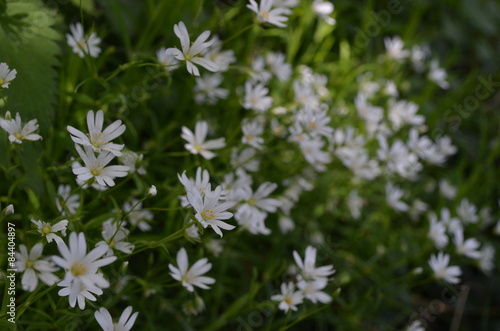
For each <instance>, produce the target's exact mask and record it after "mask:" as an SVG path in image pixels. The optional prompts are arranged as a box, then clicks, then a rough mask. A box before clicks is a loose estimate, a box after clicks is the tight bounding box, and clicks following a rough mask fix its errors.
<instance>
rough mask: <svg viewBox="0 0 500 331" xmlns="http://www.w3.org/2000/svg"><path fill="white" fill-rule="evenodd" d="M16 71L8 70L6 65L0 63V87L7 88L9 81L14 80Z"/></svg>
mask: <svg viewBox="0 0 500 331" xmlns="http://www.w3.org/2000/svg"><path fill="white" fill-rule="evenodd" d="M16 75H17V70H16V69H12V70H9V66H8V65H7V63H3V62H2V63H0V87H2V88H8V87H9V84H10V82H11V81H13V80H14V78H16Z"/></svg>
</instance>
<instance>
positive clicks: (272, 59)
mask: <svg viewBox="0 0 500 331" xmlns="http://www.w3.org/2000/svg"><path fill="white" fill-rule="evenodd" d="M266 62H267V65H268V66H269V68H270V69H271V72H272V73H273V74H274V75H275V76H276V78H278V79H279V80H280V81H281V82H287V81H288V80H289V79H290V76H291V74H292V66H291V65H290V64H289V63H285V54H283V53H280V52H278V53H269V54H267V56H266Z"/></svg>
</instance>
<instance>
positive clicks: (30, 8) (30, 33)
mask: <svg viewBox="0 0 500 331" xmlns="http://www.w3.org/2000/svg"><path fill="white" fill-rule="evenodd" d="M56 22H57V16H55V14H54V13H53V12H51V11H50V10H49V9H47V8H45V7H44V6H43V5H42V4H41V2H40V1H37V0H24V1H9V2H8V3H7V7H6V11H5V12H4V13H2V14H0V40H2V47H0V62H5V63H7V64H8V66H9V68H10V69H16V70H17V76H16V78H15V79H14V80H13V81H12V82H11V84H10V86H9V88H8V89H5V90H4V91H3V94H4V95H5V96H6V97H7V107H8V109H7V110H10V111H11V113H13V114H14V113H16V112H19V113H20V114H21V118H22V119H23V122H26V121H28V120H31V119H35V118H36V119H37V120H38V123H39V124H40V130H41V131H42V132H44V131H45V130H46V129H47V128H48V127H49V126H51V122H52V119H53V118H54V110H55V107H54V106H55V103H56V100H57V99H56V94H57V89H58V83H57V71H56V69H55V68H56V67H57V66H58V65H59V62H60V61H59V58H58V57H57V56H58V55H59V54H60V47H59V45H58V43H60V41H61V40H62V35H61V34H60V33H58V32H57V31H56V30H54V29H53V28H52V26H53V25H54V24H55V23H56ZM42 135H43V134H42Z"/></svg>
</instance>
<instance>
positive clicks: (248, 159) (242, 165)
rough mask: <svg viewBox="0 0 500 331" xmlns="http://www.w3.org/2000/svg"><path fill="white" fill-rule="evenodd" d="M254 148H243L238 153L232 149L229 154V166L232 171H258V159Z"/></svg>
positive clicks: (235, 149)
mask: <svg viewBox="0 0 500 331" xmlns="http://www.w3.org/2000/svg"><path fill="white" fill-rule="evenodd" d="M256 155H257V151H256V149H255V148H252V147H248V148H244V149H242V150H241V151H239V153H238V149H237V148H233V150H232V152H231V166H232V167H233V169H242V170H246V171H250V172H255V171H259V167H260V161H261V159H260V157H257V156H256Z"/></svg>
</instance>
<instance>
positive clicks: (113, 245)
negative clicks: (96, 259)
mask: <svg viewBox="0 0 500 331" xmlns="http://www.w3.org/2000/svg"><path fill="white" fill-rule="evenodd" d="M115 245H116V242H115V241H114V240H111V242H110V243H109V247H110V248H114V247H115Z"/></svg>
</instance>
